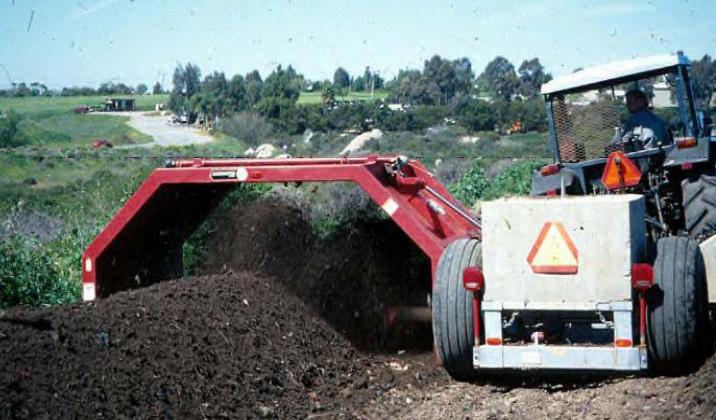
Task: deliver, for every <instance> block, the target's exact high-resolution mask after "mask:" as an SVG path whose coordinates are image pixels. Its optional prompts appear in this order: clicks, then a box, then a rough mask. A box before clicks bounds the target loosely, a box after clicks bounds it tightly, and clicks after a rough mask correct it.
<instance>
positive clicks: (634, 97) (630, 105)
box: [626, 89, 649, 114]
mask: <svg viewBox="0 0 716 420" xmlns="http://www.w3.org/2000/svg"><path fill="white" fill-rule="evenodd" d="M626 106H627V109H629V113H630V114H633V113H635V112H639V111H643V110H645V109H646V108H647V107H648V106H649V101H648V100H647V99H646V94H645V93H644V92H642V91H640V90H637V89H635V90H630V91H629V92H627V94H626Z"/></svg>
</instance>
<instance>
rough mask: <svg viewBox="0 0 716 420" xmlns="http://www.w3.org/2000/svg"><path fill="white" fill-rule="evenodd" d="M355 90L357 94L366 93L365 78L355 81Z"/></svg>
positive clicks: (357, 78)
mask: <svg viewBox="0 0 716 420" xmlns="http://www.w3.org/2000/svg"><path fill="white" fill-rule="evenodd" d="M353 90H354V91H356V92H364V91H365V90H366V82H365V79H364V78H363V76H358V77H356V78H355V79H353Z"/></svg>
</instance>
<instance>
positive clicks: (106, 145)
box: [92, 139, 114, 149]
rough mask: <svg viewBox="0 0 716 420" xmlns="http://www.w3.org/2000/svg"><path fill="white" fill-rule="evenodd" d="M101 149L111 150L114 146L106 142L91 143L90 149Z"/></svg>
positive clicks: (96, 141) (98, 140) (99, 140)
mask: <svg viewBox="0 0 716 420" xmlns="http://www.w3.org/2000/svg"><path fill="white" fill-rule="evenodd" d="M103 147H107V148H112V147H114V146H113V145H112V143H110V142H108V141H107V140H101V139H97V140H94V141H93V142H92V148H94V149H101V148H103Z"/></svg>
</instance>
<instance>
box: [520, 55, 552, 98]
mask: <svg viewBox="0 0 716 420" xmlns="http://www.w3.org/2000/svg"><path fill="white" fill-rule="evenodd" d="M517 74H518V75H519V77H518V78H519V88H518V92H519V93H520V94H521V95H522V96H524V97H526V98H537V97H538V96H539V92H540V88H541V87H542V85H543V84H544V83H547V82H549V81H550V80H552V75H551V74H549V73H545V71H544V67H543V66H542V64H541V63H540V62H539V58H537V57H535V58H533V59H531V60H524V61H523V62H522V64H520V67H519V68H518V69H517Z"/></svg>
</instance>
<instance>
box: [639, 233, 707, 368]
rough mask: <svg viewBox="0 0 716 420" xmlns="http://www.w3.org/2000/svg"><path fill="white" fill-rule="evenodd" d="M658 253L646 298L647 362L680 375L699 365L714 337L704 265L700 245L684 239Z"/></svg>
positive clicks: (662, 244)
mask: <svg viewBox="0 0 716 420" xmlns="http://www.w3.org/2000/svg"><path fill="white" fill-rule="evenodd" d="M656 252H657V254H656V261H655V262H654V286H653V287H652V289H651V290H650V291H649V295H648V302H649V307H648V313H647V315H648V321H647V326H648V328H647V347H648V350H649V360H650V364H651V366H652V367H654V368H655V369H656V370H659V371H665V372H680V371H682V370H684V369H689V368H691V367H694V366H695V365H696V364H698V363H699V362H700V359H701V356H702V355H703V353H704V349H705V346H706V343H707V338H708V336H709V335H710V328H709V324H708V304H707V295H706V273H705V270H704V261H703V257H702V255H701V251H700V250H699V245H698V243H697V242H696V241H694V240H693V239H690V238H687V237H685V236H671V237H666V238H662V239H660V240H659V241H658V242H657V244H656Z"/></svg>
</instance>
